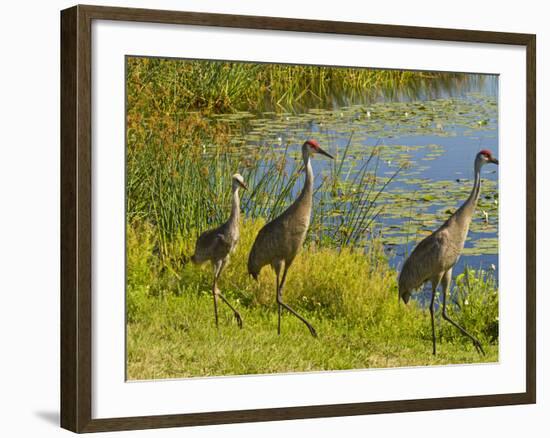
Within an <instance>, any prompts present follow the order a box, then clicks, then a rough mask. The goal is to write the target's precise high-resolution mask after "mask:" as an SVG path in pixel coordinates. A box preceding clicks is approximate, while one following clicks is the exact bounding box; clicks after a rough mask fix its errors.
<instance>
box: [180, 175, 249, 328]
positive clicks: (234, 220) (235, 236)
mask: <svg viewBox="0 0 550 438" xmlns="http://www.w3.org/2000/svg"><path fill="white" fill-rule="evenodd" d="M240 187H242V188H244V189H246V185H245V183H244V180H243V177H242V176H241V175H239V174H238V173H236V174H235V175H233V177H232V193H233V201H232V205H231V215H230V216H229V219H228V220H227V222H225V223H224V224H223V225H220V226H219V227H217V228H214V229H213V230H208V231H205V232H204V233H202V234H201V235H200V236H199V238H198V239H197V242H196V244H195V254H193V255H192V256H191V261H192V262H193V263H195V264H198V265H200V264H202V263H204V262H207V261H210V262H211V263H212V266H213V268H214V283H213V285H212V296H213V298H214V316H215V319H216V327H217V326H218V302H217V298H218V297H220V298H221V299H222V300H223V302H224V303H225V304H227V305H228V306H229V308H230V309H231V310H232V311H233V313H234V315H235V318H236V319H237V324H238V325H239V327H241V328H242V318H241V315H240V314H239V312H237V310H235V308H234V307H233V306H232V305H231V304H230V303H229V301H227V299H226V298H225V297H224V296H223V294H222V293H221V292H220V290H219V289H218V287H217V282H218V279H219V277H220V275H221V273H222V271H223V269H224V267H225V265H226V264H227V262H228V260H229V255H230V254H231V252H233V251H234V250H235V247H236V246H237V242H238V241H239V222H240V202H239V188H240Z"/></svg>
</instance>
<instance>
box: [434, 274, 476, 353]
mask: <svg viewBox="0 0 550 438" xmlns="http://www.w3.org/2000/svg"><path fill="white" fill-rule="evenodd" d="M451 275H452V269H449V270H448V271H447V272H445V274H444V275H443V279H442V280H441V285H442V287H443V319H444V320H445V321H449V322H450V323H451V324H452V325H454V326H455V327H456V328H457V329H459V330H460V332H461V333H462V334H463V335H464V336H467V337H468V338H470V339H471V340H472V342H473V343H474V347H475V348H476V350H477V352H478V353H480V354H483V355H485V351H483V347H482V346H481V342H479V341H478V340H477V339H476V338H475V337H474V336H472V335H471V334H470V333H468V332H467V331H466V329H464V328H463V327H461V326H460V325H459V324H458V323H456V322H454V321H453V320H452V319H451V318H449V315H447V310H446V301H447V300H446V298H447V289H448V288H449V285H450V283H451Z"/></svg>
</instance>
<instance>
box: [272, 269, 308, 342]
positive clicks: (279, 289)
mask: <svg viewBox="0 0 550 438" xmlns="http://www.w3.org/2000/svg"><path fill="white" fill-rule="evenodd" d="M288 267H289V266H288V265H287V264H286V263H285V268H284V271H283V278H282V279H281V283H280V284H279V285H278V287H277V305H278V306H279V331H278V333H279V334H281V307H284V308H285V309H286V310H288V311H289V312H290V313H292V314H293V315H294V316H295V317H296V318H298V319H299V320H300V321H302V322H303V323H304V324H305V325H306V326H307V328H308V329H309V332H310V333H311V336H313V337H314V338H316V337H317V332H316V331H315V329H314V328H313V326H312V325H311V324H310V323H309V322H308V321H307V320H306V319H305V318H304V317H303V316H302V315H300V314H299V313H298V312H296V311H295V310H294V309H293V308H292V307H290V306H289V305H288V304H286V303H284V302H283V287H284V285H285V280H286V273H287V271H288ZM278 282H279V273H278V272H277V283H278Z"/></svg>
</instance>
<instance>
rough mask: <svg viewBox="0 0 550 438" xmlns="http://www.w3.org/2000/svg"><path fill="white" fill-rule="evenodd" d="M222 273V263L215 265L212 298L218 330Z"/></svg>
mask: <svg viewBox="0 0 550 438" xmlns="http://www.w3.org/2000/svg"><path fill="white" fill-rule="evenodd" d="M220 272H221V262H217V263H215V264H214V283H213V284H212V298H213V299H214V318H215V321H216V328H218V287H217V283H218V276H219V274H220Z"/></svg>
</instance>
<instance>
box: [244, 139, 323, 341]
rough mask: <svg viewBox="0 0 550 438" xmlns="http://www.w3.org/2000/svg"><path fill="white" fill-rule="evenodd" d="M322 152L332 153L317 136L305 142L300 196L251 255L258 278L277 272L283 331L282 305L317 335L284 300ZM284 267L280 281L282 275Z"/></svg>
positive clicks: (308, 214)
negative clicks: (267, 269) (315, 157)
mask: <svg viewBox="0 0 550 438" xmlns="http://www.w3.org/2000/svg"><path fill="white" fill-rule="evenodd" d="M314 153H320V154H323V155H325V156H328V157H330V158H333V157H332V156H331V155H330V154H328V153H327V152H325V151H324V150H322V149H321V148H320V147H319V144H318V143H317V142H316V141H315V140H308V141H306V142H305V143H304V144H303V145H302V158H303V161H304V168H305V174H306V177H305V182H304V187H303V189H302V191H301V193H300V195H299V196H298V198H297V199H296V200H295V201H294V203H292V205H290V207H288V209H286V210H285V211H284V212H283V213H282V214H281V215H280V216H278V217H277V218H275V219H273V220H272V221H271V222H269V223H268V224H266V225H265V226H264V227H263V228H262V229H261V230H260V232H259V233H258V236H257V237H256V240H255V241H254V245H253V246H252V250H251V251H250V255H249V257H248V272H249V274H250V275H252V277H254V279H256V280H257V279H258V275H259V273H260V271H261V269H262V268H263V267H264V266H266V265H271V267H272V268H273V270H274V271H275V274H276V276H277V284H276V293H277V307H278V314H279V317H278V328H277V332H278V333H279V334H280V333H281V309H282V308H285V309H287V310H288V311H289V312H290V313H291V314H293V315H294V316H296V317H297V318H298V319H300V321H302V322H303V323H304V324H305V325H306V326H307V327H308V329H309V331H310V333H311V334H312V335H313V336H317V333H316V332H315V329H314V328H313V326H312V325H311V324H310V323H309V322H308V321H306V319H305V318H303V317H302V316H301V315H300V314H298V313H297V312H296V311H295V310H294V309H292V308H291V307H290V306H289V305H288V304H286V303H284V302H283V287H284V283H285V280H286V274H287V271H288V269H289V268H290V266H291V265H292V262H293V261H294V258H295V257H296V255H297V254H298V251H299V250H300V248H301V247H302V245H303V243H304V240H305V238H306V234H307V231H308V228H309V222H310V217H311V210H312V205H313V169H312V167H311V161H310V158H311V155H312V154H314ZM281 270H282V271H283V275H282V279H281V281H280V282H279V275H280V273H281Z"/></svg>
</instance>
